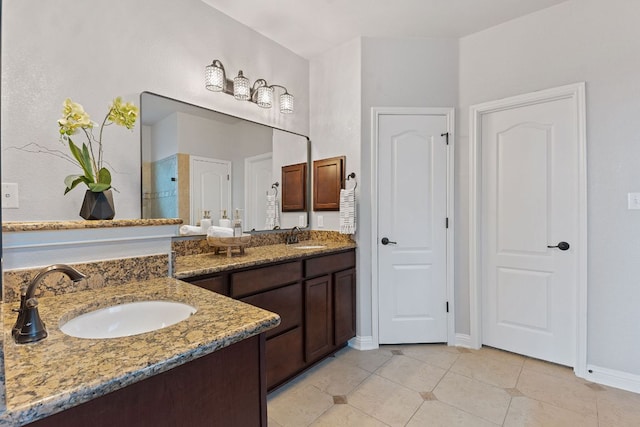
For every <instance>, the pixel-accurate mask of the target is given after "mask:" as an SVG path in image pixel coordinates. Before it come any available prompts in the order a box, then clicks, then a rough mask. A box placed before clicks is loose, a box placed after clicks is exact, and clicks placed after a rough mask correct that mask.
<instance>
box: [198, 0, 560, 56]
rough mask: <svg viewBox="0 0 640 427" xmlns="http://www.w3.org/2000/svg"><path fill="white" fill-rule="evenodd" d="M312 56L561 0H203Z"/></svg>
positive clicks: (477, 23)
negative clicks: (365, 39)
mask: <svg viewBox="0 0 640 427" xmlns="http://www.w3.org/2000/svg"><path fill="white" fill-rule="evenodd" d="M202 1H203V2H205V3H206V4H208V5H210V6H212V7H214V8H215V9H217V10H219V11H220V12H222V13H224V14H226V15H228V16H230V17H231V18H233V19H235V20H236V21H239V22H240V23H242V24H244V25H246V26H248V27H251V28H253V29H254V30H255V31H257V32H258V33H260V34H262V35H264V36H266V37H268V38H270V39H271V40H274V41H275V42H277V43H279V44H281V45H282V46H285V47H286V48H288V49H289V50H291V51H293V52H294V53H296V54H298V55H300V56H302V57H303V58H307V59H311V58H313V57H315V56H317V55H319V54H322V53H323V52H326V51H328V50H330V49H332V48H333V47H335V46H339V45H341V44H343V43H345V42H347V41H349V40H352V39H354V38H356V37H359V36H364V37H432V38H460V37H463V36H465V35H468V34H472V33H475V32H478V31H481V30H484V29H486V28H490V27H493V26H495V25H498V24H500V23H502V22H506V21H509V20H511V19H514V18H517V17H519V16H523V15H527V14H529V13H532V12H535V11H537V10H540V9H545V8H547V7H550V6H553V5H556V4H559V3H563V2H564V1H566V0H242V1H238V0H202Z"/></svg>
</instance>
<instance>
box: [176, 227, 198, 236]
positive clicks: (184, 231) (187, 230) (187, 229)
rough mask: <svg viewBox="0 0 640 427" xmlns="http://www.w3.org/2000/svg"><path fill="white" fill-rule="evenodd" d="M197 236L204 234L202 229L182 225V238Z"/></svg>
mask: <svg viewBox="0 0 640 427" xmlns="http://www.w3.org/2000/svg"><path fill="white" fill-rule="evenodd" d="M195 234H203V233H202V228H200V227H197V226H195V225H181V226H180V235H181V236H187V235H195Z"/></svg>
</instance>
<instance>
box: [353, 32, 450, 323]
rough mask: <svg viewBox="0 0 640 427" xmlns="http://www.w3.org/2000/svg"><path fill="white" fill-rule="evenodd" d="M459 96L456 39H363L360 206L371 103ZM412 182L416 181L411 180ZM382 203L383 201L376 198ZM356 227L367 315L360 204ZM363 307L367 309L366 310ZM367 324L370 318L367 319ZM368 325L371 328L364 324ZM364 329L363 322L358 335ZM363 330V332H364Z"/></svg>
mask: <svg viewBox="0 0 640 427" xmlns="http://www.w3.org/2000/svg"><path fill="white" fill-rule="evenodd" d="M457 101H458V41H457V40H455V39H425V38H407V39H375V38H364V39H363V41H362V112H361V114H362V152H361V162H362V174H361V176H362V179H361V180H360V181H359V184H358V187H359V188H360V185H362V190H361V192H360V194H361V198H360V205H361V206H363V207H370V206H371V198H370V196H369V195H370V192H371V174H372V171H371V167H370V166H371V108H372V107H454V106H455V105H456V103H457ZM416 185H419V184H418V183H416ZM380 202H381V203H385V202H386V201H384V200H381V201H380ZM361 212H362V213H361V215H360V222H359V224H358V226H359V227H360V229H361V230H363V231H364V232H365V233H366V234H364V235H361V237H360V240H359V242H358V243H359V245H360V246H359V247H360V257H359V259H358V261H359V262H360V264H359V272H358V274H359V276H358V277H359V280H364V281H365V282H364V283H366V284H367V285H365V286H368V287H369V289H368V290H369V292H368V293H366V294H365V293H363V300H362V301H361V306H360V308H361V309H362V310H363V312H367V313H368V316H369V319H370V317H371V292H370V287H371V251H372V250H375V248H376V247H377V241H376V240H377V236H376V235H371V232H370V231H369V230H371V210H370V209H364V208H363V209H361ZM365 310H366V311H365ZM369 323H371V320H369ZM369 327H371V326H370V325H369ZM365 331H366V329H365V328H364V324H363V334H364V332H365ZM364 335H366V334H364Z"/></svg>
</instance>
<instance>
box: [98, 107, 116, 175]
mask: <svg viewBox="0 0 640 427" xmlns="http://www.w3.org/2000/svg"><path fill="white" fill-rule="evenodd" d="M112 111H113V108H111V109H109V111H108V112H107V115H106V116H104V120H103V121H102V124H101V125H100V135H99V136H98V144H99V147H100V148H99V151H98V166H100V168H102V131H103V130H104V127H105V125H106V124H107V120H109V115H110V114H111V112H112ZM99 170H100V169H98V171H99Z"/></svg>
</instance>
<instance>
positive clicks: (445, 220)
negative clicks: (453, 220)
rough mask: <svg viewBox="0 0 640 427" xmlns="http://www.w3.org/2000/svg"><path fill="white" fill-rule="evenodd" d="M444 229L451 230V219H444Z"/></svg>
mask: <svg viewBox="0 0 640 427" xmlns="http://www.w3.org/2000/svg"><path fill="white" fill-rule="evenodd" d="M444 228H449V217H447V218H445V219H444Z"/></svg>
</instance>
